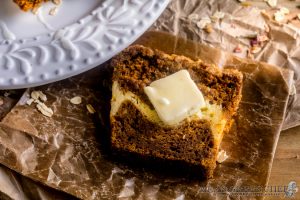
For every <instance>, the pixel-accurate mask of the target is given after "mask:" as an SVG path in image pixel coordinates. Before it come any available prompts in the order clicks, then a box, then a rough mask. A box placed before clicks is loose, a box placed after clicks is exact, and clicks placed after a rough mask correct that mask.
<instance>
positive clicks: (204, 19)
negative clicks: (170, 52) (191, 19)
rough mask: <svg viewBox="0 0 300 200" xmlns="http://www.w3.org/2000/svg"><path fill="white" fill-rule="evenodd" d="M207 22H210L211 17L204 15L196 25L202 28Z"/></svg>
mask: <svg viewBox="0 0 300 200" xmlns="http://www.w3.org/2000/svg"><path fill="white" fill-rule="evenodd" d="M208 24H211V19H210V18H209V17H204V18H202V19H200V21H198V22H197V24H196V25H197V27H198V28H200V29H204V28H205V27H206V26H207V25H208Z"/></svg>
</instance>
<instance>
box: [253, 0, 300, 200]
mask: <svg viewBox="0 0 300 200" xmlns="http://www.w3.org/2000/svg"><path fill="white" fill-rule="evenodd" d="M251 2H252V4H253V5H255V6H258V7H261V8H268V6H267V4H266V2H264V1H263V0H260V1H259V0H253V1H251ZM278 4H279V5H282V6H284V7H287V8H289V9H297V8H296V7H297V6H299V5H300V0H296V1H290V0H279V1H278ZM299 13H300V9H299ZM299 67H300V66H299ZM292 180H293V181H296V183H297V185H298V188H299V191H298V193H297V194H296V198H294V199H300V126H299V127H296V128H293V129H289V130H286V131H282V132H281V135H280V138H279V141H278V145H277V149H276V154H275V157H274V162H273V166H272V171H271V175H270V179H269V186H282V185H287V184H288V183H289V182H290V181H292ZM265 199H266V200H271V199H274V197H267V198H265Z"/></svg>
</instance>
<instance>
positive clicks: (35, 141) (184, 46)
mask: <svg viewBox="0 0 300 200" xmlns="http://www.w3.org/2000/svg"><path fill="white" fill-rule="evenodd" d="M137 43H140V44H144V45H147V46H150V47H153V48H158V49H161V50H163V51H165V52H168V53H177V54H183V55H186V56H189V57H191V58H194V59H196V58H201V59H203V60H205V61H206V62H210V63H215V64H217V65H218V66H220V67H222V66H224V67H232V68H237V69H239V70H240V71H242V72H243V74H244V88H243V99H242V102H241V105H240V109H239V111H238V116H237V117H236V119H235V123H234V124H233V126H232V129H231V131H230V133H229V134H227V135H226V136H224V139H223V142H222V147H221V148H222V149H224V150H226V151H227V153H228V154H229V156H230V157H229V159H227V160H226V161H225V162H224V163H222V164H220V165H218V166H217V169H216V170H215V176H214V179H210V180H208V181H201V180H199V179H197V177H194V178H192V179H190V178H185V177H184V176H177V175H172V176H169V175H166V174H164V173H162V172H160V170H159V166H151V165H148V166H143V165H140V164H139V163H137V162H132V160H131V161H130V162H129V161H126V160H119V159H118V157H115V156H114V155H113V154H111V151H110V148H109V138H108V136H109V120H108V114H109V110H110V107H109V103H110V102H109V100H110V95H111V94H110V93H111V91H110V86H111V83H110V76H111V68H109V67H107V65H103V66H100V67H98V68H96V69H94V70H93V71H90V72H87V73H85V74H83V75H80V76H77V77H74V78H71V79H68V80H64V81H61V82H58V83H54V84H50V85H47V86H42V87H39V88H35V89H34V90H42V91H43V92H44V93H45V94H46V95H47V97H48V101H47V102H46V104H47V105H48V106H49V107H51V108H52V109H53V110H54V113H55V114H54V115H53V116H52V117H51V118H48V117H46V116H43V115H42V114H41V113H39V112H38V111H37V109H36V108H35V106H34V104H32V105H31V106H28V105H25V102H26V101H27V99H28V96H29V93H30V91H32V90H33V89H29V90H27V91H26V92H25V93H24V95H23V96H22V98H21V99H20V101H19V102H18V104H17V105H16V106H15V107H14V108H13V109H12V110H11V111H10V112H9V113H8V114H7V115H6V116H5V118H4V119H3V120H2V122H1V124H0V163H2V164H3V165H5V166H7V167H9V168H11V169H13V170H15V171H17V172H18V173H20V174H22V175H24V176H26V177H29V178H31V179H33V180H35V181H38V182H42V183H43V184H45V185H47V186H49V187H52V188H55V189H58V190H61V191H64V192H67V193H69V194H72V195H73V196H76V197H78V198H82V199H175V198H178V199H226V198H229V197H230V198H232V199H243V198H245V197H239V196H233V195H234V194H233V193H232V191H233V190H234V189H237V188H238V187H241V186H266V184H267V181H268V176H269V174H270V170H271V166H272V160H273V156H274V152H275V148H276V144H277V140H278V137H279V132H280V130H281V126H282V122H283V119H284V115H285V109H286V106H287V102H288V97H289V91H290V88H291V85H292V80H293V72H292V71H289V70H280V69H279V68H277V67H273V66H270V65H267V64H265V63H258V62H254V61H250V60H242V59H238V58H235V57H232V56H231V55H229V54H228V53H225V52H222V51H220V50H217V49H212V48H210V47H207V46H204V45H201V44H197V43H193V42H191V41H187V40H184V39H179V38H178V37H173V36H171V35H168V34H164V33H156V32H149V33H147V34H145V35H144V36H143V37H142V38H141V39H140V40H139V41H138V42H137ZM74 96H81V97H83V103H82V104H80V105H73V104H71V103H70V102H69V99H70V98H72V97H74ZM86 104H91V105H93V106H94V108H95V109H96V111H97V113H96V114H90V113H89V112H88V111H87V109H86V107H85V106H86ZM116 158H117V159H116ZM177 173H178V174H180V172H177ZM204 186H211V187H214V188H216V187H227V188H228V189H227V192H226V193H224V194H220V193H215V192H211V193H203V192H201V187H204ZM247 199H260V197H251V198H248V197H247Z"/></svg>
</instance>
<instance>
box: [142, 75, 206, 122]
mask: <svg viewBox="0 0 300 200" xmlns="http://www.w3.org/2000/svg"><path fill="white" fill-rule="evenodd" d="M144 92H145V93H146V94H147V96H148V98H149V99H150V102H151V103H152V104H153V106H154V108H155V110H156V112H157V114H158V116H159V118H160V119H161V120H162V121H163V122H164V123H165V124H167V125H176V124H177V123H179V122H181V121H182V120H184V119H186V118H188V117H189V116H192V115H194V114H197V113H198V112H200V109H201V108H202V107H204V106H205V100H204V97H203V94H202V93H201V91H200V90H199V89H198V87H197V85H196V84H195V82H194V81H193V80H192V79H191V76H190V74H189V72H188V71H187V70H181V71H178V72H176V73H174V74H172V75H169V76H167V77H165V78H162V79H159V80H156V81H153V82H152V83H151V84H150V85H149V86H147V87H145V88H144Z"/></svg>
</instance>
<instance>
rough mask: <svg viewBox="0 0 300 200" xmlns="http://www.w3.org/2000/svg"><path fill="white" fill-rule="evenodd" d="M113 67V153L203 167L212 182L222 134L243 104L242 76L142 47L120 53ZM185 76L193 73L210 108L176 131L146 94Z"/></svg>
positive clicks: (176, 127)
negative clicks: (163, 82)
mask: <svg viewBox="0 0 300 200" xmlns="http://www.w3.org/2000/svg"><path fill="white" fill-rule="evenodd" d="M111 65H112V66H113V67H114V73H113V78H112V79H113V80H112V81H113V86H112V99H111V112H110V120H111V145H112V147H113V148H114V149H116V150H120V151H124V152H128V153H133V154H137V155H140V156H142V157H144V158H158V159H161V160H163V161H167V162H172V161H174V162H178V161H179V162H181V163H186V164H187V166H188V165H193V166H198V167H199V170H201V172H202V174H203V176H204V177H206V178H210V177H212V176H213V170H214V168H215V166H216V159H217V154H218V151H219V146H220V143H221V140H222V137H223V134H224V133H226V132H228V130H229V128H230V125H231V122H232V116H233V115H234V114H235V112H236V110H237V108H238V104H239V102H240V99H241V88H242V79H243V78H242V74H241V73H240V72H238V71H237V70H232V69H225V70H220V69H218V68H217V67H216V66H213V65H208V64H205V63H204V62H202V61H201V60H197V61H193V60H191V59H189V58H187V57H184V56H179V55H168V54H166V53H163V52H161V51H158V50H152V49H150V48H147V47H144V46H140V45H135V46H131V47H129V48H127V49H126V50H124V51H123V52H121V53H120V54H119V55H118V56H116V57H115V58H114V59H113V60H112V62H111ZM180 70H187V71H188V72H189V74H190V76H191V78H192V80H193V81H194V82H195V83H196V85H197V87H198V89H199V90H200V91H201V92H202V94H203V96H204V99H205V107H202V108H201V110H199V113H197V114H195V115H192V116H189V117H188V118H186V119H184V120H183V121H181V122H179V123H177V124H175V125H172V126H171V125H168V124H165V123H163V122H162V120H161V119H160V118H159V116H158V114H157V112H156V110H155V108H154V107H153V105H152V103H151V102H150V100H149V98H148V96H147V95H146V94H145V92H144V88H145V87H146V86H149V85H150V84H151V83H152V82H153V81H156V80H159V79H162V78H165V77H168V76H170V75H172V74H174V73H176V72H178V71H180ZM174 87H176V86H174ZM179 95H180V94H179Z"/></svg>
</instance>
